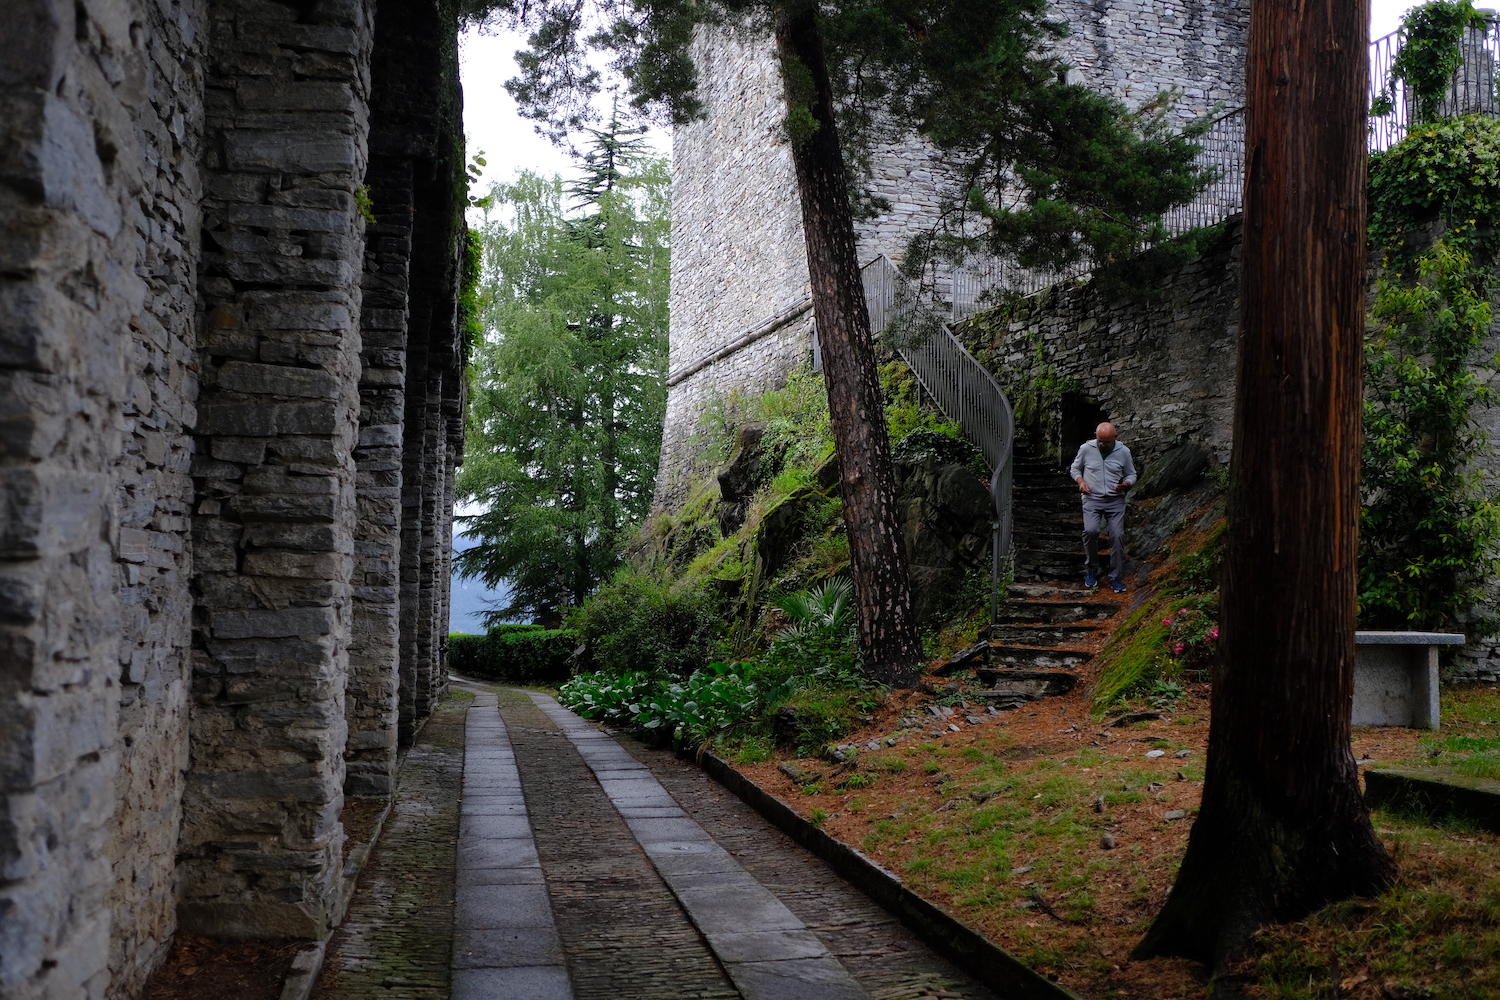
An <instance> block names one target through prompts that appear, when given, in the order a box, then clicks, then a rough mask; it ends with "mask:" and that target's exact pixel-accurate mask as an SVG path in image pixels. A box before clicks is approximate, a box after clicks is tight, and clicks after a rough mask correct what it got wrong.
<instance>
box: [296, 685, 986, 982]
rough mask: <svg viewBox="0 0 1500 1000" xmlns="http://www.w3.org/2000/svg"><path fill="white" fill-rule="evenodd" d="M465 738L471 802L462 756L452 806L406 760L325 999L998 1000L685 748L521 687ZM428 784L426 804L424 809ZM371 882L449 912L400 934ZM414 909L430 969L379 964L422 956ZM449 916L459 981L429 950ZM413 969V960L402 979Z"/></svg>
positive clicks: (467, 729)
mask: <svg viewBox="0 0 1500 1000" xmlns="http://www.w3.org/2000/svg"><path fill="white" fill-rule="evenodd" d="M449 714H450V715H451V716H452V718H451V719H445V722H446V729H445V727H444V726H438V727H436V730H434V727H433V725H432V724H431V723H429V725H428V727H427V729H426V730H424V733H423V739H424V741H425V742H426V743H431V742H433V737H434V735H435V736H436V738H437V741H438V742H441V743H445V744H448V745H447V746H445V747H444V749H449V748H450V747H451V743H452V738H451V736H448V737H446V738H445V736H444V733H445V732H447V731H448V730H455V729H457V725H456V723H457V722H458V720H459V718H460V717H461V716H460V715H459V713H458V712H457V711H455V710H454V709H452V708H450V709H449ZM434 721H438V720H437V719H436V718H435V719H434ZM429 731H434V732H433V735H429ZM463 732H464V744H465V748H464V753H463V760H462V773H463V778H462V786H461V787H462V802H461V804H460V803H459V801H458V795H457V792H458V788H459V782H458V780H457V775H456V774H454V773H453V768H452V764H451V756H450V758H449V761H450V762H449V763H448V764H447V765H446V766H445V767H442V768H440V769H439V770H441V771H443V772H444V774H443V777H447V778H448V781H449V782H450V784H449V788H450V789H451V794H450V795H449V796H448V798H449V799H451V802H449V803H447V804H444V802H441V801H436V800H435V799H441V798H442V796H441V795H437V796H434V795H433V794H432V789H429V788H427V785H428V784H431V782H432V780H433V779H434V778H436V777H437V775H432V776H429V777H428V778H427V779H426V782H425V783H423V782H417V781H413V780H410V779H409V778H408V776H407V775H406V771H405V770H403V779H402V784H401V787H402V791H401V792H399V793H398V802H397V806H396V811H395V813H394V814H393V822H392V826H391V827H390V828H389V829H388V833H387V838H391V834H396V835H397V836H396V837H395V838H393V839H385V840H383V841H382V844H381V850H380V852H379V853H378V855H377V857H376V858H374V859H372V862H371V866H370V868H369V869H367V872H366V875H365V877H364V878H363V879H362V883H361V895H360V896H358V897H356V904H355V906H354V907H353V908H351V912H350V917H349V920H348V921H346V925H345V928H341V930H340V932H339V935H337V936H336V937H335V941H334V942H333V944H332V945H331V947H330V952H329V956H330V957H329V965H330V971H328V972H325V974H324V977H323V980H322V981H320V983H319V989H318V991H317V992H316V993H315V996H317V997H320V998H325V1000H334V998H339V1000H343V998H356V997H358V998H363V997H375V996H379V997H400V996H412V997H416V996H423V997H428V996H431V997H445V996H450V995H451V997H452V998H453V1000H508V998H515V1000H564V998H567V1000H594V998H599V1000H603V998H610V1000H686V998H704V1000H708V998H724V1000H730V998H743V1000H913V998H917V997H923V996H943V997H955V998H968V1000H995V998H994V995H993V994H992V993H990V992H989V991H988V990H986V989H984V988H983V987H981V986H979V985H978V984H976V983H975V982H974V981H973V980H971V979H969V978H968V977H967V976H965V975H964V974H963V973H961V972H959V971H958V970H957V969H955V968H954V967H953V966H952V965H950V964H949V963H948V962H946V961H945V960H943V959H941V958H940V957H938V956H936V955H935V954H933V953H932V952H931V951H930V950H928V949H927V948H926V947H925V946H924V945H923V944H922V943H921V942H920V941H919V940H917V939H916V938H915V937H914V936H913V935H912V934H911V933H910V932H909V931H907V930H906V929H905V928H904V927H902V926H901V925H900V924H899V923H897V922H896V921H895V920H894V919H893V918H891V917H890V916H889V915H888V914H886V913H885V912H884V911H883V910H881V909H880V908H879V907H877V906H875V905H874V904H873V903H871V902H870V901H869V900H868V899H867V898H866V897H865V896H864V895H863V894H861V893H860V892H858V891H857V890H855V889H853V888H852V887H850V886H849V885H848V884H847V883H845V882H844V881H843V880H841V879H839V878H838V877H837V876H836V875H834V874H833V872H832V871H831V870H829V869H828V868H827V866H826V865H824V864H823V863H822V862H821V861H820V860H818V859H817V858H816V857H814V856H813V855H811V854H808V853H807V852H806V851H804V850H802V849H801V848H800V847H798V846H797V845H796V844H794V843H793V842H792V841H791V840H790V839H789V838H787V837H785V836H784V835H783V834H781V833H780V831H778V830H776V829H775V828H774V827H772V826H770V824H768V823H766V822H765V821H764V820H763V819H761V817H760V816H759V815H758V814H756V813H754V812H753V811H752V810H750V809H749V808H748V807H746V806H745V805H744V804H743V803H741V802H740V801H739V800H738V799H737V798H735V797H734V796H733V795H730V794H728V793H727V792H725V790H724V789H723V788H721V787H720V786H718V785H717V784H716V783H714V782H712V781H710V780H709V779H708V778H707V776H706V775H704V774H703V773H702V772H701V771H699V770H697V769H696V768H693V767H691V766H690V765H687V764H685V763H684V762H682V761H680V760H678V759H677V758H676V757H675V756H674V755H672V754H670V753H666V752H663V751H655V750H650V749H647V748H646V747H644V746H643V745H641V744H639V743H637V742H635V741H633V740H630V739H626V738H617V737H612V736H611V735H609V734H606V733H605V732H603V731H602V730H600V729H598V728H597V727H595V726H593V725H591V724H590V723H587V722H585V721H584V720H582V719H580V718H578V717H577V716H575V715H573V714H572V713H570V712H568V711H567V710H565V709H563V708H562V707H561V706H560V705H558V704H557V702H556V701H554V700H553V699H551V698H549V697H547V696H546V695H542V694H536V693H527V692H521V691H515V690H506V689H502V690H500V691H499V692H498V693H492V692H491V691H489V690H485V691H482V692H478V693H477V697H475V698H474V700H473V702H472V704H471V705H470V707H469V708H468V709H467V713H466V719H465V720H464V729H463ZM423 745H424V744H419V746H418V748H416V749H414V750H413V754H414V755H415V754H417V753H418V751H419V750H421V749H422V747H423ZM419 786H420V787H419ZM409 794H415V795H416V796H417V798H419V799H420V800H421V801H420V802H418V803H415V804H409V803H404V802H403V801H402V799H401V796H403V795H409ZM422 814H426V815H427V816H428V818H429V821H430V822H429V823H428V826H429V827H430V829H428V830H426V831H425V832H424V831H422V830H420V829H418V828H420V827H421V825H422V824H421V822H420V816H421V815H422ZM413 821H414V822H413ZM455 834H456V837H455ZM455 839H456V841H457V843H456V849H455V846H454V843H453V841H454V840H455ZM444 840H446V843H443V841H444ZM412 851H416V852H418V853H420V854H423V855H424V856H423V857H416V856H413V857H411V858H409V859H407V860H408V861H409V863H410V865H411V866H413V868H414V869H416V870H418V871H420V873H421V874H420V875H419V876H418V878H417V880H416V881H417V883H418V885H412V884H411V881H412V880H411V879H410V876H406V877H403V874H402V872H401V869H402V867H403V855H404V854H409V853H411V852H412ZM445 867H446V868H447V872H446V873H445V872H443V871H441V869H443V868H445ZM445 876H446V877H445ZM366 883H370V884H371V885H378V886H386V885H389V884H395V885H398V886H405V887H406V888H407V889H408V891H411V890H418V889H419V888H423V889H425V891H423V892H421V895H422V896H423V898H425V899H427V901H428V902H429V903H430V904H431V905H430V907H429V909H428V910H427V911H426V912H425V913H423V914H420V915H417V914H413V913H412V912H411V910H410V909H409V908H408V909H406V910H405V911H404V913H403V916H402V919H400V920H397V921H392V920H391V919H390V918H387V920H386V922H387V923H392V922H394V923H400V924H402V925H403V926H397V927H384V928H382V927H381V926H379V925H380V924H381V917H380V915H379V906H380V905H381V904H382V903H384V902H385V901H386V900H387V899H388V898H390V897H389V893H388V892H384V891H375V890H372V889H371V888H368V887H367V886H366ZM450 893H451V895H449V894H450ZM429 897H430V898H429ZM443 897H447V898H443ZM444 903H446V904H447V905H446V906H445V905H443V904H444ZM411 919H415V920H416V921H417V923H419V924H421V925H422V926H423V927H424V928H426V930H424V932H423V933H422V934H419V935H416V936H417V937H418V938H420V941H421V942H422V946H421V948H420V949H418V950H420V951H421V954H422V958H423V959H426V961H423V962H422V963H420V964H421V966H422V968H421V970H413V969H412V968H411V966H413V964H414V963H413V962H411V961H409V960H407V959H405V958H403V957H401V956H395V957H394V958H393V957H392V956H384V957H383V959H382V960H380V961H378V962H377V961H376V959H377V957H378V956H376V955H374V954H372V952H378V951H379V948H380V945H381V943H382V942H383V943H384V944H385V945H387V946H389V947H391V948H393V949H395V950H398V951H399V950H400V949H401V948H402V947H407V948H408V950H410V944H409V942H407V939H408V938H410V937H412V936H413V935H412V931H411V930H410V929H409V927H408V926H405V925H406V924H407V921H408V920H411ZM443 921H451V923H448V925H447V926H448V927H450V928H451V940H452V951H451V956H452V957H451V972H450V970H449V969H442V970H438V969H436V968H432V967H431V962H430V959H428V958H427V956H429V955H431V954H432V948H431V943H430V938H431V934H430V929H431V926H432V925H433V924H434V923H442V922H443ZM393 962H394V965H395V966H396V967H399V968H401V969H403V970H406V971H405V972H404V973H403V975H402V976H401V977H398V978H397V979H392V978H391V977H390V976H388V975H387V976H385V977H384V978H383V981H382V976H381V975H380V974H379V971H380V970H381V969H384V970H385V971H387V972H389V970H390V969H391V967H392V965H393ZM424 975H425V979H424Z"/></svg>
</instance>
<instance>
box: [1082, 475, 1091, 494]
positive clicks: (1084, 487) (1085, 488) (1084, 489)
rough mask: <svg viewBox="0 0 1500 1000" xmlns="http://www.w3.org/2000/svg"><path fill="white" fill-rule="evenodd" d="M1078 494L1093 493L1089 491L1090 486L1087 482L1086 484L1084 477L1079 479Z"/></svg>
mask: <svg viewBox="0 0 1500 1000" xmlns="http://www.w3.org/2000/svg"><path fill="white" fill-rule="evenodd" d="M1078 492H1079V493H1092V492H1093V490H1091V489H1089V484H1088V483H1086V482H1084V479H1083V477H1082V476H1079V477H1078Z"/></svg>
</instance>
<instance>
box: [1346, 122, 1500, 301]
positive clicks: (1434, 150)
mask: <svg viewBox="0 0 1500 1000" xmlns="http://www.w3.org/2000/svg"><path fill="white" fill-rule="evenodd" d="M1434 227H1435V228H1437V229H1438V231H1440V232H1441V233H1442V236H1443V240H1444V242H1446V243H1447V244H1448V246H1449V247H1450V248H1451V249H1453V250H1458V251H1461V252H1464V253H1467V254H1468V255H1469V256H1470V258H1471V260H1470V263H1471V265H1472V266H1473V267H1474V268H1475V269H1476V270H1478V269H1482V268H1486V267H1490V266H1492V265H1493V263H1494V261H1495V258H1496V253H1497V249H1500V235H1497V227H1500V119H1497V118H1495V117H1493V116H1491V115H1465V116H1463V117H1459V118H1447V119H1443V120H1441V121H1437V122H1433V123H1430V124H1427V125H1423V126H1422V127H1420V128H1414V129H1412V131H1411V132H1410V134H1408V135H1407V137H1406V138H1405V139H1403V140H1402V141H1401V142H1399V143H1397V144H1396V145H1394V146H1392V147H1391V148H1390V149H1388V150H1386V151H1385V152H1383V153H1376V154H1374V155H1373V156H1372V157H1370V239H1371V240H1372V241H1373V242H1374V243H1375V244H1376V245H1377V246H1378V247H1380V248H1381V252H1382V254H1383V255H1384V261H1383V263H1384V266H1385V267H1386V270H1387V271H1388V272H1394V273H1393V274H1388V276H1389V277H1394V278H1403V277H1409V276H1410V274H1409V272H1410V270H1411V269H1412V268H1414V266H1415V261H1416V258H1417V257H1418V256H1420V255H1421V254H1423V253H1424V252H1426V250H1427V247H1428V245H1429V244H1430V243H1431V242H1432V238H1431V235H1429V234H1430V231H1431V230H1432V229H1433V228H1434Z"/></svg>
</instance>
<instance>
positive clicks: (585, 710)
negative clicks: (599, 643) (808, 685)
mask: <svg viewBox="0 0 1500 1000" xmlns="http://www.w3.org/2000/svg"><path fill="white" fill-rule="evenodd" d="M785 694H786V691H785V689H784V688H783V687H781V686H778V685H775V684H769V683H767V682H766V681H765V680H764V679H763V678H762V677H761V676H760V675H759V672H758V671H757V670H756V668H755V667H754V665H752V664H744V663H711V664H709V665H708V666H707V667H705V668H703V669H702V670H695V671H693V672H692V673H691V674H690V675H689V676H688V677H687V679H686V680H681V681H678V680H669V679H664V678H656V679H653V678H652V677H651V676H650V675H648V674H646V673H644V672H642V671H634V670H632V671H626V672H623V673H618V674H605V673H594V674H580V675H579V676H578V677H575V678H573V679H572V680H571V681H569V682H568V683H567V684H564V685H563V687H562V689H561V690H560V691H559V692H558V696H559V698H560V700H561V701H562V703H563V704H564V705H566V706H567V707H568V708H570V709H572V710H573V711H575V712H577V713H578V714H579V715H582V716H584V717H585V718H589V719H598V720H601V721H605V722H615V723H619V724H622V725H631V726H635V727H637V728H639V729H642V730H644V731H645V732H646V733H647V734H648V735H653V736H657V737H661V738H665V739H671V740H680V741H684V742H687V743H689V744H692V745H695V746H696V745H697V744H700V743H704V742H706V741H707V740H709V739H711V738H713V737H714V736H716V735H718V734H719V733H723V732H727V731H729V730H731V729H733V728H735V727H737V726H741V725H744V724H746V723H748V722H751V721H753V720H754V719H755V718H757V717H758V716H759V715H760V714H761V713H763V712H764V711H765V709H766V706H767V705H768V704H770V703H772V702H774V701H777V700H780V699H781V698H783V697H785Z"/></svg>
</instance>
